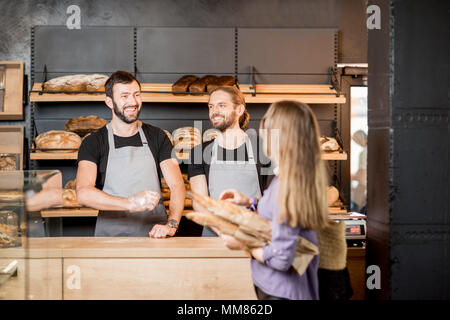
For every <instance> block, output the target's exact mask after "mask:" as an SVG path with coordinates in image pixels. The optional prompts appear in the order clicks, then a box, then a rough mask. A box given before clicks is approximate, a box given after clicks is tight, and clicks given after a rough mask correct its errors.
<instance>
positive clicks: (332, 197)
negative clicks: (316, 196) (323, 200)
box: [327, 186, 339, 207]
mask: <svg viewBox="0 0 450 320" xmlns="http://www.w3.org/2000/svg"><path fill="white" fill-rule="evenodd" d="M338 200H339V191H338V189H336V187H333V186H328V188H327V204H328V206H329V207H330V206H332V205H333V204H334V203H335V202H336V201H338Z"/></svg>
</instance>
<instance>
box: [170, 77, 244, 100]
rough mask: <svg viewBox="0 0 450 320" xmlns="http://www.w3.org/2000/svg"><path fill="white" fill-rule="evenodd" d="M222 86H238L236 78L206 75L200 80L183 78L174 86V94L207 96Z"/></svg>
mask: <svg viewBox="0 0 450 320" xmlns="http://www.w3.org/2000/svg"><path fill="white" fill-rule="evenodd" d="M221 86H237V81H236V78H235V77H232V76H220V77H218V76H214V75H206V76H203V77H201V78H198V77H197V76H194V75H186V76H182V77H181V78H180V79H178V80H177V81H176V82H175V83H174V84H173V85H172V92H173V94H180V95H183V94H185V93H187V92H190V93H196V94H205V93H207V92H211V91H213V90H214V89H216V88H217V87H221Z"/></svg>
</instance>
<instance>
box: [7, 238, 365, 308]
mask: <svg viewBox="0 0 450 320" xmlns="http://www.w3.org/2000/svg"><path fill="white" fill-rule="evenodd" d="M348 250H349V251H348V265H349V271H350V277H351V281H352V286H353V288H354V291H355V296H354V298H356V299H358V298H359V299H363V298H364V296H363V292H364V284H365V281H364V277H365V269H364V268H365V267H364V264H365V263H364V261H365V259H364V256H365V249H364V248H349V249H348ZM12 260H17V261H18V262H19V269H18V276H17V277H15V278H11V279H10V280H9V281H8V282H7V283H6V284H5V285H4V286H3V287H1V288H0V299H65V300H71V299H83V300H86V299H102V300H103V299H167V300H182V299H191V300H192V299H203V300H214V299H224V300H229V299H236V300H240V299H249V300H251V299H256V296H255V293H254V290H253V283H252V279H251V271H250V259H249V258H248V257H247V256H246V255H245V254H244V252H243V251H234V250H229V249H227V248H226V247H225V246H224V245H223V242H222V240H221V239H220V238H202V237H186V238H183V237H175V238H168V239H150V238H94V237H86V238H83V237H77V238H69V237H61V238H33V239H28V250H24V249H23V248H7V249H0V266H5V265H7V264H8V263H9V262H10V261H12ZM361 277H362V278H361ZM25 288H28V289H27V291H25ZM361 290H362V291H361Z"/></svg>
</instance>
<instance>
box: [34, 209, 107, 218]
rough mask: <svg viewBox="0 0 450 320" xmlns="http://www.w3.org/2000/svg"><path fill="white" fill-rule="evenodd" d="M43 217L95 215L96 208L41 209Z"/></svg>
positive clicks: (96, 212)
mask: <svg viewBox="0 0 450 320" xmlns="http://www.w3.org/2000/svg"><path fill="white" fill-rule="evenodd" d="M41 216H42V217H43V218H61V217H96V216H98V210H96V209H92V208H86V207H79V208H78V207H61V208H51V209H45V210H41Z"/></svg>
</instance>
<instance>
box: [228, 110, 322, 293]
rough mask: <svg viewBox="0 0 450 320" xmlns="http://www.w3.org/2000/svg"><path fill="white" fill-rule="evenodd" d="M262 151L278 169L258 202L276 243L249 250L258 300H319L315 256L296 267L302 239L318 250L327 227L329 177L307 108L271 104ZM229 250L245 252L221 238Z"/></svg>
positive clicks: (232, 197) (243, 200)
mask: <svg viewBox="0 0 450 320" xmlns="http://www.w3.org/2000/svg"><path fill="white" fill-rule="evenodd" d="M260 135H261V137H262V138H263V140H264V152H265V153H266V155H267V156H268V157H269V158H270V160H271V161H272V162H273V163H274V164H275V166H276V167H275V174H276V177H275V178H274V179H273V180H272V182H271V184H270V186H269V187H268V188H267V189H266V190H265V191H264V194H263V196H262V198H261V199H260V201H259V202H258V205H257V207H258V213H259V215H260V216H262V217H264V218H266V219H270V220H272V241H271V243H270V244H269V245H267V246H264V247H260V248H254V249H252V250H250V253H251V255H252V258H253V259H252V261H251V269H252V278H253V282H254V285H255V290H256V293H257V296H258V298H259V299H269V300H273V299H289V300H316V299H319V284H318V278H317V271H318V266H319V257H318V255H316V256H315V257H314V258H313V259H312V260H311V262H310V263H309V265H308V267H307V269H306V271H305V272H304V273H303V274H302V275H299V274H298V273H297V272H296V271H295V270H294V268H292V266H291V265H292V262H293V259H294V254H295V249H296V247H297V240H298V238H299V237H300V236H301V237H303V238H306V239H307V240H309V241H310V242H312V243H314V244H315V245H316V246H318V241H317V234H316V231H315V230H318V229H320V228H323V227H324V226H326V225H327V222H328V209H327V203H326V194H325V190H326V186H327V177H326V172H325V167H324V164H323V162H322V159H321V152H320V148H319V128H318V124H317V120H316V118H315V116H314V114H313V112H312V111H311V109H310V108H309V107H308V106H307V105H306V104H303V103H299V102H294V101H280V102H276V103H274V104H272V105H271V106H270V108H269V110H268V111H267V112H266V114H265V115H264V118H263V119H262V121H261V125H260ZM220 198H221V199H224V200H228V201H232V202H234V203H236V204H238V205H243V206H248V207H250V206H252V205H255V202H256V201H255V199H252V198H249V197H246V196H245V195H243V194H242V193H240V192H238V191H236V190H226V191H224V192H223V193H222V194H221V197H220ZM221 237H222V238H223V239H224V242H225V244H226V245H227V247H229V248H230V249H238V250H246V249H247V248H246V246H245V245H244V244H243V243H242V242H240V241H238V240H236V239H235V238H233V237H231V236H226V235H221Z"/></svg>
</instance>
